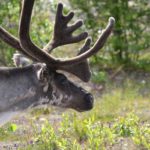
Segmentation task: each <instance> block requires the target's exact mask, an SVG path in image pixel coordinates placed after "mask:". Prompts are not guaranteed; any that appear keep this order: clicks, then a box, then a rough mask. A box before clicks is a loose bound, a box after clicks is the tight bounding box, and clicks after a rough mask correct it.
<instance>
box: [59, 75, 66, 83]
mask: <svg viewBox="0 0 150 150" xmlns="http://www.w3.org/2000/svg"><path fill="white" fill-rule="evenodd" d="M59 82H61V83H62V84H65V83H67V78H66V77H65V76H62V77H60V78H59Z"/></svg>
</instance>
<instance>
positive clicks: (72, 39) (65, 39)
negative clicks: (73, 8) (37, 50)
mask: <svg viewBox="0 0 150 150" xmlns="http://www.w3.org/2000/svg"><path fill="white" fill-rule="evenodd" d="M73 16H74V12H70V13H69V14H68V15H66V16H64V15H63V4H62V3H59V4H58V6H57V13H56V18H55V25H54V33H53V38H52V40H51V41H50V42H49V43H48V44H47V46H46V47H45V48H44V49H45V51H47V52H51V51H52V50H53V49H54V48H56V47H58V46H61V45H66V44H71V43H77V42H80V41H82V40H84V39H86V38H87V36H88V33H87V32H83V33H81V34H79V35H76V36H73V35H72V34H73V32H74V31H75V30H77V29H78V28H80V27H81V26H82V25H83V21H82V20H78V21H76V22H75V23H74V24H72V25H70V26H67V24H68V23H69V21H70V20H71V19H72V18H73Z"/></svg>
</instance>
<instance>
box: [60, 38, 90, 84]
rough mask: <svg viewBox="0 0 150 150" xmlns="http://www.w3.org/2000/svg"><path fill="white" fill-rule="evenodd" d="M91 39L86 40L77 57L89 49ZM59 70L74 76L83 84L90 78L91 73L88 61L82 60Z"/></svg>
mask: <svg viewBox="0 0 150 150" xmlns="http://www.w3.org/2000/svg"><path fill="white" fill-rule="evenodd" d="M90 44H91V38H88V39H87V40H86V41H85V43H84V45H83V47H82V48H81V49H80V51H79V53H78V54H77V55H80V54H82V53H84V52H85V51H87V50H88V49H89V48H90ZM61 70H64V71H67V72H69V73H72V74H74V75H75V76H77V77H78V78H80V79H81V80H82V81H84V82H88V81H89V80H90V78H91V71H90V67H89V64H88V60H84V61H82V62H80V63H78V64H75V65H71V66H67V67H65V66H64V67H61Z"/></svg>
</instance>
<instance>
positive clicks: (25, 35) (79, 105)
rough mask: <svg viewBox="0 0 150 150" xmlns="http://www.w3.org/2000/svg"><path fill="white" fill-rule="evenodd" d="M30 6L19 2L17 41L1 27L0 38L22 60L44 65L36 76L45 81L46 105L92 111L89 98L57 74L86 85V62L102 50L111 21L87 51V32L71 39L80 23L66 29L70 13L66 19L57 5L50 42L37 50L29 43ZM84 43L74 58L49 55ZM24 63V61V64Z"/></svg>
mask: <svg viewBox="0 0 150 150" xmlns="http://www.w3.org/2000/svg"><path fill="white" fill-rule="evenodd" d="M33 5H34V0H24V2H23V7H22V12H21V18H20V26H19V40H18V39H17V38H15V37H13V36H12V35H11V34H10V33H8V32H7V31H5V30H4V29H3V28H2V27H0V38H1V39H2V40H3V41H5V42H6V43H8V44H9V45H11V46H13V47H14V48H16V49H17V50H18V51H19V52H21V53H22V54H23V55H24V56H26V57H28V58H30V59H31V60H32V61H33V62H41V63H44V64H46V69H45V71H43V72H42V74H40V75H42V76H43V79H45V78H46V82H45V85H44V86H45V87H44V88H45V91H44V93H45V96H46V97H48V98H49V101H48V102H47V103H50V104H52V105H57V106H60V107H65V108H73V109H76V110H78V111H85V110H89V109H91V108H92V107H93V96H92V95H91V94H90V93H88V92H87V91H86V90H84V89H83V88H82V87H79V86H77V85H75V84H74V83H73V82H71V81H70V80H68V79H67V77H66V76H65V75H64V74H61V73H58V70H62V71H66V72H69V73H71V74H73V75H75V76H76V77H78V78H79V79H81V80H82V81H84V82H88V81H89V79H90V77H91V72H90V68H89V65H88V61H87V59H88V58H89V57H91V56H92V55H93V54H95V53H97V52H98V51H99V50H100V49H101V48H102V47H103V45H104V43H105V42H106V40H107V38H108V37H109V35H110V33H111V31H112V29H113V26H114V22H115V20H114V18H112V17H111V18H110V19H109V23H108V25H107V27H106V28H105V29H104V30H103V31H102V34H101V35H100V37H99V38H98V40H97V41H96V43H95V44H94V45H93V47H91V48H90V43H91V38H89V37H88V33H87V32H83V33H81V34H79V35H73V32H74V31H75V30H76V29H78V28H79V27H81V26H82V24H83V23H82V21H81V20H78V21H77V22H76V23H74V24H73V25H69V26H68V23H69V21H70V20H71V19H72V18H73V16H74V13H73V12H70V13H69V14H68V15H66V16H64V15H63V5H62V4H61V3H60V4H58V7H57V13H56V19H55V25H54V33H53V38H52V39H51V40H50V42H49V43H48V44H47V45H46V46H45V47H44V48H43V49H40V48H39V47H37V46H36V45H35V44H34V43H33V42H32V41H31V39H30V34H29V28H30V20H31V14H32V9H33ZM87 37H88V38H87ZM86 38H87V39H86ZM84 39H86V41H85V43H84V45H83V47H82V48H81V49H80V51H79V52H78V54H77V56H75V57H73V58H70V59H66V60H64V59H56V58H54V57H52V56H51V55H50V54H49V53H50V52H52V50H54V48H56V47H58V46H62V45H66V44H71V43H77V42H80V41H82V40H84ZM16 58H17V57H16ZM15 60H17V59H15ZM22 60H25V59H20V63H21V64H23V63H22V62H23V61H22ZM27 61H28V60H27V59H26V60H25V62H27ZM15 62H16V61H15ZM25 64H28V63H25ZM43 81H45V80H43Z"/></svg>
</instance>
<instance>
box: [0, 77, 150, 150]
mask: <svg viewBox="0 0 150 150" xmlns="http://www.w3.org/2000/svg"><path fill="white" fill-rule="evenodd" d="M147 82H149V81H147ZM146 85H147V84H143V83H141V84H139V83H135V81H133V80H130V79H126V80H125V82H124V83H123V84H122V85H121V86H118V85H117V84H114V83H107V89H105V91H104V92H103V93H100V91H97V92H95V95H96V100H95V106H94V108H93V110H91V111H89V112H83V113H78V112H75V111H73V110H67V111H65V112H64V113H62V115H60V113H58V115H57V117H58V116H59V118H58V120H57V119H56V120H55V119H54V120H49V118H50V119H51V117H53V118H56V116H55V114H54V113H53V112H55V113H56V110H55V109H52V110H51V111H50V110H49V109H43V110H42V109H37V110H34V111H32V112H31V113H30V115H29V114H28V115H27V118H28V119H27V124H17V123H16V125H14V124H13V126H12V125H11V123H10V124H7V125H6V126H4V127H2V128H1V130H0V140H1V141H3V142H4V141H5V142H10V141H20V142H21V144H22V143H23V144H25V146H21V144H20V148H19V149H29V150H30V149H31V150H32V149H33V150H55V149H60V150H62V149H63V150H87V149H88V150H103V149H104V150H105V149H118V150H120V149H122V148H123V147H125V146H126V147H128V149H129V150H130V149H131V150H132V149H140V150H142V149H150V110H149V104H150V93H149V94H146V95H145V94H142V93H141V92H140V91H141V90H142V89H143V88H145V86H146ZM41 118H44V119H43V120H42V121H41ZM10 129H11V130H10ZM18 131H19V132H18ZM20 131H22V133H20ZM4 135H5V136H4ZM30 141H32V144H30ZM121 143H122V144H121Z"/></svg>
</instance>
